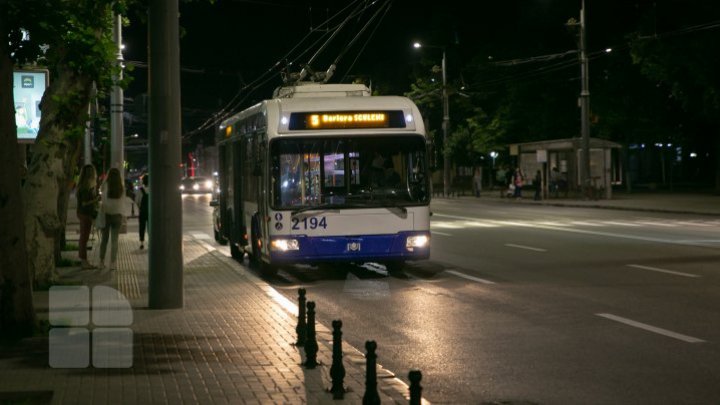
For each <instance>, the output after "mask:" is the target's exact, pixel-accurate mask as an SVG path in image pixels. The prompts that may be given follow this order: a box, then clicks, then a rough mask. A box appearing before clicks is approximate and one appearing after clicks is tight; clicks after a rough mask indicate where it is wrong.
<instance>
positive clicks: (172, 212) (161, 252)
mask: <svg viewBox="0 0 720 405" xmlns="http://www.w3.org/2000/svg"><path fill="white" fill-rule="evenodd" d="M178 15H179V10H178V0H151V1H150V12H149V17H148V35H149V39H148V44H149V55H148V61H149V63H148V65H149V69H148V76H149V83H150V88H149V100H150V108H149V111H150V115H149V121H150V125H149V130H150V133H149V161H150V173H149V174H150V190H151V193H150V216H149V224H150V244H149V249H148V256H149V259H148V260H149V263H148V264H149V269H150V270H149V276H148V296H149V303H148V304H149V307H150V308H151V309H173V308H182V306H183V257H182V201H181V199H180V192H179V191H178V181H179V177H180V173H179V167H180V154H181V144H180V136H181V131H182V126H181V115H180V114H181V112H180V111H181V110H180V30H179V21H178Z"/></svg>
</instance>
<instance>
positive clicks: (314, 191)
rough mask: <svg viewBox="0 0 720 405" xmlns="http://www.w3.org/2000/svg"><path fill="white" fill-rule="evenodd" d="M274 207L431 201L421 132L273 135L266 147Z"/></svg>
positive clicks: (395, 203)
mask: <svg viewBox="0 0 720 405" xmlns="http://www.w3.org/2000/svg"><path fill="white" fill-rule="evenodd" d="M270 150H271V162H272V176H271V180H270V181H271V190H272V201H273V208H275V209H293V210H297V209H302V208H310V207H335V208H366V207H377V206H391V207H404V206H410V205H424V204H427V203H428V201H429V191H428V190H429V184H428V176H427V166H426V163H427V162H426V153H425V140H424V138H423V137H421V136H388V137H362V138H347V137H322V138H304V139H298V138H293V139H277V140H274V141H273V142H272V144H271V147H270Z"/></svg>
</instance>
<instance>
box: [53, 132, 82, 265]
mask: <svg viewBox="0 0 720 405" xmlns="http://www.w3.org/2000/svg"><path fill="white" fill-rule="evenodd" d="M68 141H70V140H68ZM75 141H76V142H78V145H74V146H73V147H74V151H75V153H73V154H72V156H70V157H69V159H66V160H65V165H64V166H65V168H64V172H65V181H64V182H62V183H59V184H58V190H59V194H58V201H57V205H58V216H59V220H60V228H59V229H58V231H57V235H56V236H55V263H57V262H58V261H60V259H61V258H62V251H63V249H64V248H65V243H66V241H65V229H66V225H67V210H68V200H69V199H70V193H71V192H72V186H73V184H72V178H73V175H74V173H75V169H77V162H78V159H79V158H80V150H81V148H82V145H81V144H80V143H81V142H82V140H81V139H80V138H78V139H76V140H75Z"/></svg>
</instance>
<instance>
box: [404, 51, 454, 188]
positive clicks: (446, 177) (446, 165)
mask: <svg viewBox="0 0 720 405" xmlns="http://www.w3.org/2000/svg"><path fill="white" fill-rule="evenodd" d="M413 47H414V48H415V49H419V48H422V47H426V48H440V49H442V66H441V67H440V69H441V70H442V103H443V122H442V129H443V138H442V147H443V152H442V156H443V196H444V197H448V196H450V149H449V147H448V137H449V135H448V133H449V132H450V105H449V103H448V87H447V66H446V60H447V59H446V57H445V50H446V48H445V46H435V45H423V44H421V43H420V42H415V43H414V44H413Z"/></svg>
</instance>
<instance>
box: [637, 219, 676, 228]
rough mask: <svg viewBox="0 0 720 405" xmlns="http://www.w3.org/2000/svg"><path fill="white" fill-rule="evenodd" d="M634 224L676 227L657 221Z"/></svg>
mask: <svg viewBox="0 0 720 405" xmlns="http://www.w3.org/2000/svg"><path fill="white" fill-rule="evenodd" d="M635 223H637V224H641V225H649V226H665V227H669V228H674V227H676V226H677V225H676V224H673V223H669V222H657V221H648V220H646V221H636V222H635Z"/></svg>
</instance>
